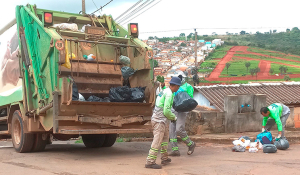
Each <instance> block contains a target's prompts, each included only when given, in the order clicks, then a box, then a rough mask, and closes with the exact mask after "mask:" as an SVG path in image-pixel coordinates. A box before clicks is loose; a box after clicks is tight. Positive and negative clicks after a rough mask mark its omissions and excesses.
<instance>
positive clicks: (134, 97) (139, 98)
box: [130, 87, 146, 102]
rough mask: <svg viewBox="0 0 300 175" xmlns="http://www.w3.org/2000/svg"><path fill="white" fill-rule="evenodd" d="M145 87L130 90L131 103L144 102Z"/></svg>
mask: <svg viewBox="0 0 300 175" xmlns="http://www.w3.org/2000/svg"><path fill="white" fill-rule="evenodd" d="M145 89H146V87H136V88H131V92H132V94H131V100H130V101H132V102H143V101H144V100H145Z"/></svg>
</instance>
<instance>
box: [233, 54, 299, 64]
mask: <svg viewBox="0 0 300 175" xmlns="http://www.w3.org/2000/svg"><path fill="white" fill-rule="evenodd" d="M234 56H239V57H248V58H254V59H260V60H268V61H273V62H278V63H285V64H290V65H296V66H300V63H297V62H293V61H287V60H280V59H276V58H270V57H264V56H259V55H251V54H234Z"/></svg>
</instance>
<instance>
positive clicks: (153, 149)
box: [150, 148, 158, 153]
mask: <svg viewBox="0 0 300 175" xmlns="http://www.w3.org/2000/svg"><path fill="white" fill-rule="evenodd" d="M150 150H151V151H153V152H156V153H157V152H158V149H155V148H150Z"/></svg>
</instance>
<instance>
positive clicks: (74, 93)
mask: <svg viewBox="0 0 300 175" xmlns="http://www.w3.org/2000/svg"><path fill="white" fill-rule="evenodd" d="M72 100H73V101H78V100H79V93H78V88H77V85H76V83H75V82H73V85H72Z"/></svg>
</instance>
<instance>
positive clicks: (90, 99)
mask: <svg viewBox="0 0 300 175" xmlns="http://www.w3.org/2000/svg"><path fill="white" fill-rule="evenodd" d="M87 101H95V102H101V98H99V97H97V96H95V95H92V96H90V97H89V98H88V99H87Z"/></svg>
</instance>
